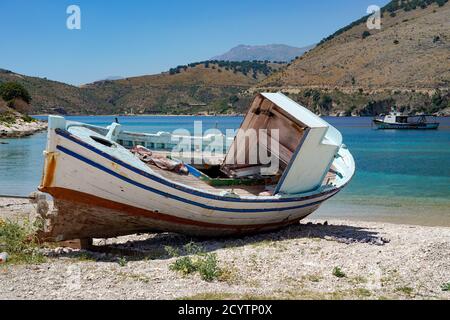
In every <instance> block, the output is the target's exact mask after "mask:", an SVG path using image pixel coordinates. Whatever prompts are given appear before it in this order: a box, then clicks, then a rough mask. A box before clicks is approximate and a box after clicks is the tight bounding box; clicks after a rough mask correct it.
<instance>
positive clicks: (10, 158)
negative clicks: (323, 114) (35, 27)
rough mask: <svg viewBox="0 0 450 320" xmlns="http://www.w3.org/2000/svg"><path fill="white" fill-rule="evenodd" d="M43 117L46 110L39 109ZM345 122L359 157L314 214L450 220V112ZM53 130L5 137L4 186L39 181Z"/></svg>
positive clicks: (189, 120) (3, 190)
mask: <svg viewBox="0 0 450 320" xmlns="http://www.w3.org/2000/svg"><path fill="white" fill-rule="evenodd" d="M37 118H41V119H42V118H44V117H37ZM68 119H70V120H75V121H81V122H85V123H91V124H96V125H101V126H106V125H108V124H110V123H111V122H113V121H114V117H112V116H76V117H75V116H74V117H68ZM119 120H120V123H121V124H122V125H123V126H124V128H125V130H130V131H141V132H158V131H168V132H171V131H173V130H175V129H178V128H184V129H188V130H190V131H192V130H193V127H194V121H202V122H203V129H205V130H206V129H209V128H218V129H220V130H225V129H228V128H229V129H236V128H238V127H239V126H240V124H241V121H242V118H241V117H193V116H169V117H164V116H138V117H119ZM325 120H327V121H329V122H330V123H331V124H332V125H334V126H335V127H336V128H338V129H339V130H340V131H341V132H342V134H343V136H344V143H345V144H346V145H347V146H348V147H349V149H350V151H351V152H352V154H353V156H354V157H355V160H356V165H357V171H356V175H355V177H354V179H353V180H352V182H351V183H350V184H349V186H348V187H347V188H346V189H345V190H344V191H342V192H341V193H340V194H339V195H337V196H336V197H335V198H333V199H332V200H330V201H328V202H327V203H325V204H324V205H323V206H322V207H321V208H320V209H319V210H318V211H317V212H316V213H315V214H314V215H313V217H320V218H330V217H334V218H346V219H347V218H348V219H359V220H377V221H387V222H400V223H409V224H422V225H444V226H450V118H439V122H440V123H441V126H440V128H439V130H437V131H414V130H411V131H407V130H405V131H398V130H392V131H390V130H375V129H373V128H372V127H371V118H332V117H329V118H325ZM45 140H46V134H45V133H40V134H36V135H34V136H31V137H28V138H22V139H3V140H0V142H6V143H7V144H0V194H10V195H27V194H29V193H30V192H32V191H34V190H35V189H36V187H37V186H38V184H39V179H40V175H41V172H42V166H43V156H42V151H43V150H44V147H45Z"/></svg>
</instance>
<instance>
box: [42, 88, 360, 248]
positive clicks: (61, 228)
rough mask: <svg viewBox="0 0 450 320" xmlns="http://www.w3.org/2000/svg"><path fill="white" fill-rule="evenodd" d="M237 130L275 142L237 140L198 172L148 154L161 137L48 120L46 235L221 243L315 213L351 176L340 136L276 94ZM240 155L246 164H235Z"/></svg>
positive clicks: (258, 101) (257, 102)
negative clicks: (154, 236)
mask: <svg viewBox="0 0 450 320" xmlns="http://www.w3.org/2000/svg"><path fill="white" fill-rule="evenodd" d="M241 129H242V130H243V131H245V130H249V129H254V130H257V131H258V130H261V129H265V130H269V135H270V132H272V131H270V130H273V129H276V130H278V131H276V132H279V137H278V140H279V141H278V144H275V143H274V142H273V141H274V140H269V141H270V142H269V143H267V142H265V141H264V139H261V138H260V137H259V136H258V137H257V138H256V141H250V142H251V143H250V144H248V143H240V141H239V138H238V137H236V138H234V139H232V141H231V146H229V148H228V149H227V150H226V153H224V154H223V156H220V155H219V156H218V157H217V158H216V159H215V162H214V163H213V164H212V165H211V164H205V165H197V166H195V167H194V166H192V165H190V163H186V162H183V161H178V160H177V159H174V158H173V157H172V159H171V160H168V159H165V158H163V157H161V156H160V155H158V156H157V153H156V152H155V151H154V149H156V147H157V146H159V148H161V147H162V146H163V145H164V144H165V143H167V141H168V140H167V135H165V134H155V135H150V134H139V133H130V132H125V131H122V130H121V126H120V125H119V124H117V123H113V124H112V125H111V126H109V127H108V128H99V127H96V126H92V125H88V124H83V123H77V122H71V121H67V120H66V119H64V118H63V117H59V116H50V117H49V125H48V142H47V147H46V150H45V152H44V154H45V168H44V173H43V176H42V182H41V185H40V186H39V190H41V191H42V192H45V193H48V194H50V195H51V196H52V197H53V199H54V206H53V209H52V211H51V212H45V211H44V212H43V213H42V216H43V217H44V218H45V229H44V231H43V234H42V236H43V237H44V238H46V239H47V240H55V241H61V240H69V239H86V238H105V237H115V236H119V235H125V234H132V233H136V232H166V231H170V232H179V233H184V234H189V235H196V236H223V235H241V234H245V233H255V232H261V231H266V230H272V229H276V228H280V227H283V226H287V225H291V224H296V223H298V222H299V221H300V220H301V219H303V218H304V217H306V216H308V215H309V214H311V213H312V212H314V211H315V210H316V209H317V208H319V206H320V205H321V204H322V203H323V202H324V201H326V200H328V199H329V198H331V197H333V196H334V195H336V194H337V193H338V192H339V191H340V190H341V189H342V188H344V187H345V186H346V185H347V184H348V182H349V181H350V180H351V178H352V176H353V174H354V172H355V163H354V160H353V157H352V155H351V154H350V152H349V150H348V149H347V147H346V146H345V145H344V144H343V142H342V136H341V134H340V132H339V131H338V130H336V129H335V128H334V127H333V126H331V125H330V124H328V123H327V122H325V121H324V120H323V119H321V118H320V117H318V116H316V115H315V114H313V113H312V112H310V111H309V110H308V109H306V108H304V107H302V106H300V105H299V104H297V103H296V102H294V101H293V100H291V99H289V98H288V97H286V96H284V95H283V94H281V93H261V94H258V95H257V96H256V97H255V99H254V101H253V103H252V104H251V106H250V110H249V111H248V113H247V115H246V117H245V119H244V121H243V123H242V125H241ZM273 132H275V131H273ZM162 136H166V137H165V138H163V137H162ZM189 139H198V137H194V138H192V137H191V138H189ZM204 139H205V140H208V139H211V137H205V138H204ZM270 139H273V136H272V137H270ZM158 143H159V145H157V144H158ZM137 145H139V146H137ZM254 145H258V146H259V148H263V149H264V151H266V152H268V154H270V155H271V157H273V158H274V157H276V159H275V160H277V162H278V167H277V168H276V170H273V168H272V169H271V170H268V169H269V168H268V166H269V165H268V164H266V163H263V162H262V161H261V159H259V158H258V159H257V160H256V162H251V161H250V160H249V158H251V156H250V151H251V149H252V146H254ZM152 146H153V147H154V148H153V150H151V149H152V148H151V147H152ZM132 147H134V148H133V150H130V148H132ZM200 151H201V150H200ZM200 151H199V150H197V152H200ZM240 155H244V156H245V157H244V159H245V161H244V162H239V161H237V159H239V158H240ZM191 159H192V158H191ZM167 162H168V163H167ZM187 162H189V161H187ZM174 163H175V165H173V164H174ZM174 168H177V170H174Z"/></svg>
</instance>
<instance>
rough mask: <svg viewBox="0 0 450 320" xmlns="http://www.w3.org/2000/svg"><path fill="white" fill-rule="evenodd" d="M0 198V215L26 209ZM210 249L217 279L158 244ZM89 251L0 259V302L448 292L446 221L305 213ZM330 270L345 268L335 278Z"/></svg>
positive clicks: (103, 244)
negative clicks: (233, 230)
mask: <svg viewBox="0 0 450 320" xmlns="http://www.w3.org/2000/svg"><path fill="white" fill-rule="evenodd" d="M33 210H34V209H33V207H32V206H31V205H29V204H28V203H27V201H26V200H17V199H16V200H13V199H0V218H2V219H16V218H17V219H22V218H24V217H26V216H28V215H29V214H30V213H32V212H33ZM191 241H194V242H195V243H196V244H197V245H199V246H201V247H202V248H203V250H205V251H206V252H211V253H216V254H217V258H218V261H219V266H220V267H221V268H222V270H223V275H222V277H221V278H220V280H215V281H213V282H206V281H203V280H202V279H201V278H200V276H199V275H198V274H191V275H187V276H183V275H181V274H179V273H177V272H175V271H171V270H170V269H169V266H170V265H171V264H172V263H173V262H174V261H175V260H176V259H177V258H174V257H171V256H169V255H168V254H167V251H166V249H165V247H166V246H170V247H172V248H179V249H181V252H182V254H183V250H182V249H183V248H184V246H185V245H186V244H187V243H189V242H191ZM94 244H95V248H97V249H96V250H95V251H85V250H73V249H69V248H54V247H53V248H47V249H44V251H45V252H46V255H48V259H47V262H46V263H43V264H39V265H12V264H3V265H0V283H1V285H0V299H186V298H194V299H222V298H225V299H227V298H237V299H249V298H250V299H251V298H268V299H449V298H450V292H449V291H443V290H442V285H443V284H445V283H448V282H450V228H445V227H422V226H408V225H396V224H387V223H372V222H355V221H341V220H329V221H327V222H325V221H323V220H322V221H319V220H311V219H309V220H305V221H302V224H300V225H298V226H294V227H290V228H287V229H284V230H281V231H278V232H273V233H266V234H261V235H256V236H249V237H243V238H239V239H236V238H235V239H213V240H211V239H210V240H204V239H192V238H188V237H184V236H180V235H176V234H169V233H164V234H141V235H132V236H126V237H119V238H113V239H95V241H94ZM336 267H339V268H340V269H341V270H342V272H343V273H344V274H345V276H343V277H337V276H336V272H335V274H333V270H334V269H335V268H336Z"/></svg>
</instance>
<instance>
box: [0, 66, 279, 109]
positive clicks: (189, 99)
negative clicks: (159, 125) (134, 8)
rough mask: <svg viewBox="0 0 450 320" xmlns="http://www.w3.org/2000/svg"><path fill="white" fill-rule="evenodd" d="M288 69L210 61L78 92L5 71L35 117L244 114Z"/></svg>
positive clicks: (2, 76) (1, 75)
mask: <svg viewBox="0 0 450 320" xmlns="http://www.w3.org/2000/svg"><path fill="white" fill-rule="evenodd" d="M283 67H285V65H284V64H280V63H266V62H257V61H254V62H249V61H246V62H227V61H204V62H197V63H191V64H189V65H184V66H178V67H176V68H173V69H170V70H169V71H168V72H164V73H161V74H157V75H148V76H141V77H131V78H125V79H120V80H102V81H97V82H94V83H91V84H87V85H83V86H81V87H75V86H71V85H68V84H64V83H61V82H56V81H51V80H47V79H43V78H37V77H29V76H25V75H21V74H17V73H14V72H12V71H8V70H2V69H0V83H1V82H7V81H15V82H18V83H20V84H22V85H23V86H24V87H25V88H26V89H27V90H28V91H29V92H30V95H31V97H32V101H31V107H32V111H31V113H33V114H47V113H61V114H94V115H95V114H121V113H137V114H141V113H148V114H195V113H200V112H201V113H234V112H236V111H238V112H243V111H244V110H245V108H246V107H247V103H248V100H249V98H248V97H246V96H244V95H242V92H244V91H245V90H247V89H249V88H250V87H252V86H254V85H255V84H256V83H257V82H258V81H261V80H263V79H265V78H266V77H267V76H269V75H270V74H272V73H273V72H275V71H276V70H278V69H280V68H283Z"/></svg>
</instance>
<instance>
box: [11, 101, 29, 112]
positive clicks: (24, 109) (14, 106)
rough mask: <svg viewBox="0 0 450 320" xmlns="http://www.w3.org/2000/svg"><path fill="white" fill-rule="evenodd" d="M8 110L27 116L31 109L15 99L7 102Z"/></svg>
mask: <svg viewBox="0 0 450 320" xmlns="http://www.w3.org/2000/svg"><path fill="white" fill-rule="evenodd" d="M8 105H9V107H10V108H12V109H14V110H16V111H17V112H20V113H22V114H28V113H29V112H30V111H31V107H30V105H29V104H28V103H26V102H25V101H23V100H22V99H20V98H16V99H13V100H11V101H10V102H8Z"/></svg>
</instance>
